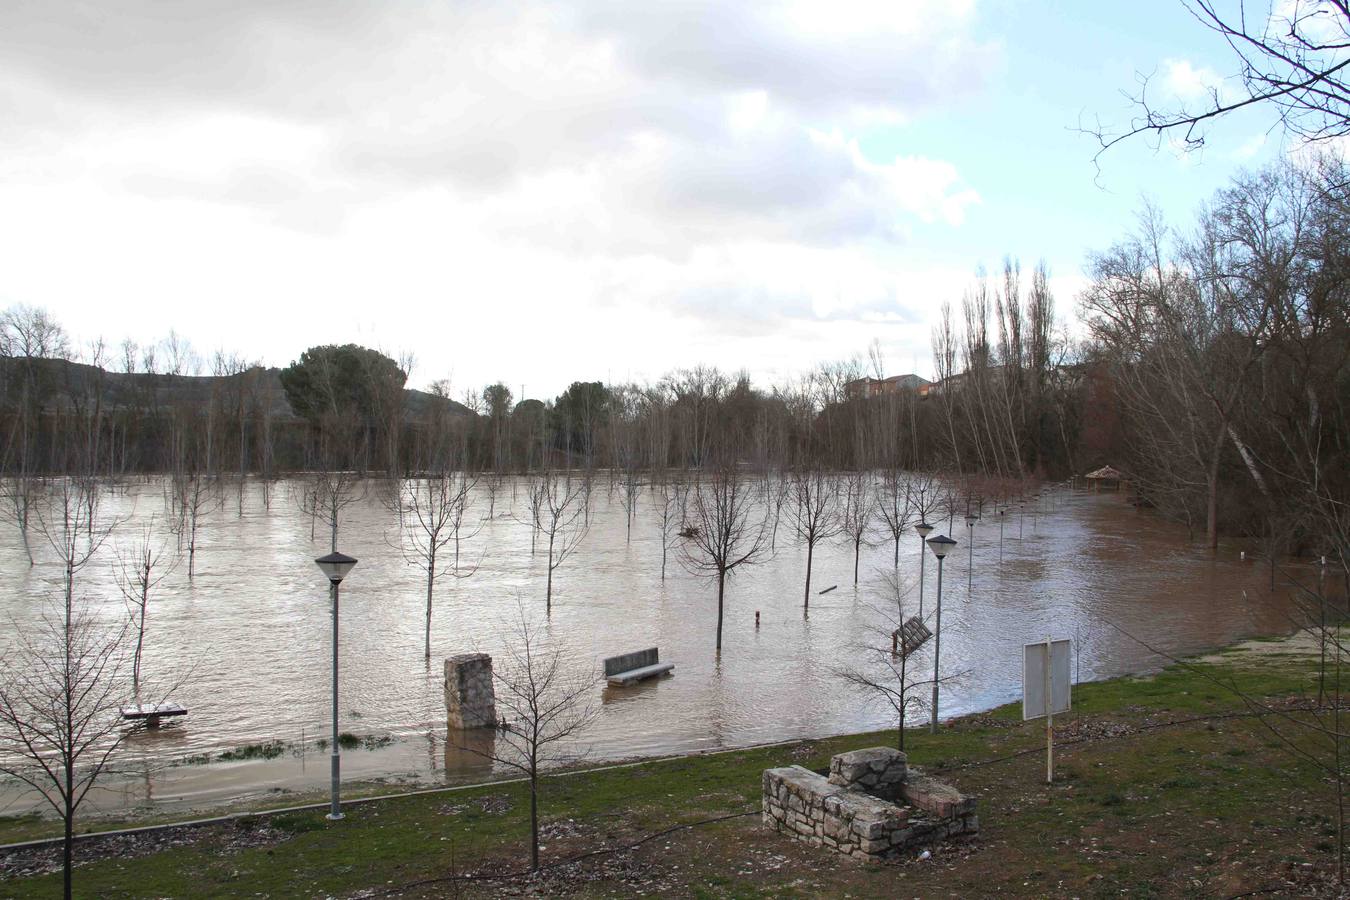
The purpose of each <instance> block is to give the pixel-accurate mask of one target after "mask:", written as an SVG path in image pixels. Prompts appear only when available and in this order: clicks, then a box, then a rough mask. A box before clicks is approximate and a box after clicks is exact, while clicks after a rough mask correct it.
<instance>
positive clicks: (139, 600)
mask: <svg viewBox="0 0 1350 900" xmlns="http://www.w3.org/2000/svg"><path fill="white" fill-rule="evenodd" d="M154 528H155V521H154V519H153V518H152V519H151V520H150V522H149V523H148V524H146V526H145V527H144V528H143V529H142V530H141V533H140V535H139V537H138V538H137V540H136V542H135V543H134V544H133V545H132V546H130V547H119V548H118V550H117V571H116V577H117V588H118V590H120V591H121V592H122V597H123V598H124V599H125V600H126V602H127V606H128V608H129V609H130V612H131V626H132V629H133V630H134V633H135V636H136V639H135V640H136V645H135V650H134V652H133V653H132V657H131V692H132V697H133V698H134V699H135V701H136V702H137V703H140V702H141V654H142V650H143V649H144V647H145V618H146V614H147V613H148V612H149V610H150V592H151V591H152V590H154V589H155V588H156V587H157V586H158V585H159V583H160V582H162V581H163V580H164V579H165V578H166V577H168V575H169V573H170V572H172V571H173V567H174V564H175V563H176V562H177V560H171V561H169V562H168V563H167V564H163V563H162V560H163V557H164V547H163V545H161V544H159V543H158V542H156V541H155V538H154Z"/></svg>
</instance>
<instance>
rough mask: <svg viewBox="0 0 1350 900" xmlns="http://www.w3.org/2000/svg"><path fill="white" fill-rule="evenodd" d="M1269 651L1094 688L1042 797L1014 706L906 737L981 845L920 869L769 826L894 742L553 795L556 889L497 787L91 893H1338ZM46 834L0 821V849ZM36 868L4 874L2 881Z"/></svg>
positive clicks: (354, 813) (170, 861)
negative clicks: (795, 769)
mask: <svg viewBox="0 0 1350 900" xmlns="http://www.w3.org/2000/svg"><path fill="white" fill-rule="evenodd" d="M1269 646H1270V645H1261V646H1258V645H1256V644H1252V645H1244V647H1242V648H1235V649H1232V650H1229V651H1225V652H1224V653H1221V654H1217V655H1215V656H1212V657H1208V658H1206V660H1205V661H1203V662H1199V663H1197V664H1195V669H1183V668H1181V667H1173V668H1171V669H1168V670H1167V671H1165V672H1162V673H1161V674H1159V675H1156V676H1153V677H1148V678H1122V679H1117V680H1115V681H1109V682H1102V683H1098V684H1088V685H1082V686H1079V687H1078V688H1076V689H1075V696H1074V711H1073V713H1071V714H1069V715H1067V716H1063V717H1057V718H1056V725H1057V726H1058V727H1057V732H1058V738H1059V742H1060V743H1059V746H1058V748H1057V752H1056V757H1057V763H1058V764H1057V772H1056V774H1057V781H1056V783H1055V784H1054V785H1051V786H1047V785H1045V784H1044V783H1043V782H1044V767H1045V760H1044V755H1043V747H1044V726H1043V724H1042V723H1040V722H1032V723H1026V724H1024V723H1022V722H1021V720H1020V708H1019V707H1017V706H1014V705H1010V706H1006V707H1002V708H1000V709H997V710H994V711H992V712H990V713H985V714H981V715H977V716H971V717H967V718H965V719H962V720H959V721H956V722H953V723H951V724H950V725H948V726H945V727H943V728H941V729H939V733H938V734H937V735H929V734H928V733H927V732H926V731H915V732H913V733H911V734H909V735H907V738H906V742H907V744H908V746H907V747H906V749H907V751H908V752H909V756H910V762H911V764H914V765H919V766H923V767H926V768H928V769H929V770H932V771H939V772H942V773H944V777H946V778H948V779H949V780H951V781H952V782H953V783H955V784H956V785H957V786H958V787H959V788H960V789H961V790H962V791H963V792H965V793H969V794H973V795H975V796H976V797H978V798H979V804H980V808H979V814H980V821H981V829H982V830H981V833H980V835H979V836H978V837H977V838H975V839H973V840H970V841H967V842H964V843H959V844H949V845H942V846H939V847H938V848H935V851H934V853H933V855H932V857H931V858H930V859H927V860H918V859H916V858H907V859H904V860H900V861H897V862H895V863H889V864H885V865H870V864H864V863H859V862H855V861H852V860H845V859H841V858H838V857H835V856H833V855H831V854H830V853H828V852H827V851H825V850H821V849H816V848H812V847H808V846H806V845H803V844H798V843H795V842H792V841H790V840H789V839H787V838H786V837H784V836H781V835H778V834H775V833H773V832H769V831H767V830H765V829H764V828H763V827H762V826H761V824H760V821H759V815H758V811H759V790H760V773H761V772H762V770H763V769H765V768H768V767H771V766H778V765H786V764H789V763H800V764H802V765H805V766H808V767H812V768H819V767H822V766H824V765H826V764H827V762H828V759H829V757H830V755H831V754H834V753H837V752H840V751H841V750H847V749H855V748H860V747H868V746H875V745H878V744H890V743H892V742H893V741H894V739H895V736H894V734H893V733H888V734H875V735H852V736H847V737H840V738H834V739H830V740H823V741H807V742H801V743H798V744H794V745H787V746H779V747H773V748H764V749H756V750H746V751H738V752H734V753H727V754H720V755H715V756H702V757H693V758H688V759H683V760H678V761H670V762H655V763H648V764H643V765H640V766H636V767H631V768H618V769H611V770H608V771H602V772H594V773H588V774H578V775H569V776H566V777H560V778H553V779H549V780H548V781H547V783H546V786H545V791H546V793H545V796H544V800H543V807H542V820H543V823H544V829H543V830H544V839H543V843H544V845H545V848H544V850H543V852H542V856H543V860H544V862H545V865H546V869H545V871H544V872H543V873H541V874H540V875H537V876H534V877H533V878H531V877H528V876H526V875H524V874H522V869H523V868H524V865H525V862H526V860H527V858H528V848H527V837H528V797H527V795H526V793H525V790H524V787H523V786H521V785H501V786H496V787H491V788H483V789H475V790H472V791H460V792H452V793H440V794H432V795H424V796H420V797H415V798H405V799H392V800H388V801H382V802H379V803H372V804H366V805H362V806H358V807H354V808H352V809H351V810H350V811H348V814H347V818H346V819H345V820H344V821H342V822H339V823H329V822H328V821H326V820H325V819H324V818H323V814H322V813H320V812H314V813H308V812H306V813H292V814H286V815H279V816H273V817H267V818H263V817H257V818H252V819H247V820H243V821H241V822H239V823H232V824H230V825H225V826H212V827H207V828H201V829H195V830H191V831H180V832H174V833H170V834H168V835H160V836H156V837H155V838H150V839H145V838H143V839H133V838H118V839H110V840H109V841H108V842H100V843H102V846H100V844H99V843H92V844H90V845H88V846H84V845H81V846H79V847H77V854H80V855H82V856H84V857H86V859H85V861H83V862H82V863H81V864H80V866H79V868H78V869H77V871H76V876H75V885H76V894H77V895H79V896H89V897H132V896H152V897H188V896H191V897H210V896H238V895H245V894H247V895H250V896H286V897H289V896H428V897H431V896H436V897H440V896H455V895H457V894H458V895H463V896H499V895H502V894H513V893H515V894H534V893H548V894H569V895H573V896H581V897H591V896H596V897H600V896H605V897H608V896H614V897H631V896H636V895H640V894H647V895H660V896H686V897H763V896H772V897H811V896H853V897H894V896H907V897H908V896H956V897H975V896H987V895H991V894H995V893H1004V894H1012V895H1022V896H1037V897H1039V896H1066V897H1068V896H1078V897H1097V896H1100V897H1106V896H1120V895H1121V894H1124V895H1127V896H1139V897H1155V896H1159V897H1161V896H1167V897H1179V896H1188V897H1189V896H1214V897H1234V896H1239V895H1244V894H1249V893H1254V892H1259V893H1260V895H1261V896H1313V895H1321V894H1325V895H1328V896H1334V895H1336V891H1335V889H1334V877H1335V864H1336V846H1337V838H1336V819H1335V811H1336V806H1335V800H1336V798H1335V791H1334V784H1333V783H1331V782H1330V781H1328V780H1327V779H1326V777H1325V774H1324V773H1323V772H1322V771H1321V770H1320V769H1319V768H1318V767H1317V765H1315V764H1314V763H1313V762H1311V761H1309V760H1307V759H1303V758H1300V756H1299V755H1298V754H1297V753H1293V752H1290V751H1289V749H1287V748H1286V747H1285V746H1284V739H1285V738H1288V737H1292V738H1293V739H1294V741H1295V742H1296V744H1297V747H1298V748H1299V750H1300V751H1304V752H1312V753H1314V754H1315V755H1316V756H1317V757H1318V758H1320V759H1328V758H1329V753H1330V751H1329V750H1328V749H1326V748H1329V747H1330V743H1329V741H1327V740H1325V739H1324V738H1323V739H1321V744H1318V743H1317V739H1318V736H1317V735H1315V734H1314V733H1313V732H1310V731H1309V730H1308V729H1305V728H1300V727H1298V726H1297V725H1295V724H1294V722H1298V721H1302V722H1306V721H1308V720H1309V719H1310V716H1311V714H1310V713H1309V712H1307V711H1305V709H1304V708H1306V707H1307V706H1308V705H1310V704H1311V703H1312V702H1313V701H1314V700H1315V699H1316V696H1317V668H1318V667H1317V661H1316V659H1311V658H1309V657H1308V656H1306V655H1296V654H1281V653H1278V652H1269ZM1196 670H1198V671H1196ZM1211 679H1217V680H1219V681H1222V682H1224V683H1230V684H1232V685H1235V686H1237V687H1238V688H1239V689H1240V690H1241V691H1243V692H1244V693H1246V694H1248V695H1251V696H1259V697H1262V698H1266V699H1268V700H1270V701H1271V702H1273V703H1275V704H1277V705H1280V706H1281V707H1282V708H1285V709H1288V710H1289V711H1288V713H1287V715H1286V716H1281V717H1276V718H1274V719H1267V720H1266V721H1267V722H1268V723H1269V724H1270V725H1271V726H1273V727H1274V730H1272V728H1271V727H1267V725H1266V724H1263V723H1262V722H1261V721H1260V720H1258V719H1256V718H1254V717H1251V716H1250V715H1248V713H1249V709H1248V707H1247V706H1246V705H1245V704H1244V702H1243V701H1242V700H1241V699H1240V698H1239V697H1238V696H1237V695H1236V694H1234V693H1233V692H1231V691H1229V690H1227V689H1225V688H1224V687H1222V686H1220V685H1219V684H1216V683H1215V682H1214V680H1211ZM1282 735H1283V736H1282ZM708 820H719V821H708ZM694 823H703V824H694ZM51 830H52V823H50V822H43V821H37V820H33V819H8V820H5V819H0V841H16V840H22V839H24V838H26V837H31V836H33V835H35V834H38V833H44V832H45V833H50V831H51ZM639 842H640V843H639ZM577 857H580V858H579V859H578V858H577ZM51 858H53V859H54V858H55V855H54V854H52V855H51ZM568 860H573V861H570V862H568ZM41 863H42V860H41V859H35V858H34V857H33V856H32V855H31V854H29V855H27V856H12V857H10V858H9V859H8V860H4V859H3V858H2V857H0V864H3V865H7V866H9V867H10V870H11V871H15V870H16V869H17V867H18V866H23V867H24V869H23V870H24V871H29V870H31V869H32V868H34V867H37V866H40V865H41ZM60 889H61V876H60V873H59V872H49V873H46V874H37V875H28V876H13V875H10V876H0V896H4V897H8V896H14V897H49V896H57V895H59V894H60Z"/></svg>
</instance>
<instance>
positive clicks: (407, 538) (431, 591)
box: [396, 472, 482, 660]
mask: <svg viewBox="0 0 1350 900" xmlns="http://www.w3.org/2000/svg"><path fill="white" fill-rule="evenodd" d="M477 483H478V479H477V478H473V477H470V476H468V475H466V474H464V473H462V472H442V473H441V474H439V475H432V476H429V477H427V478H418V479H412V480H409V481H405V482H402V483H401V484H400V487H399V493H398V496H397V499H396V504H397V508H398V513H399V522H400V524H401V526H402V527H401V528H400V531H401V533H402V539H401V542H400V547H401V549H402V551H403V557H404V559H405V560H407V561H408V563H409V564H410V565H416V566H418V567H419V568H421V569H422V570H423V571H424V572H425V573H426V581H427V610H426V627H425V644H424V652H423V657H424V658H425V659H427V660H430V659H431V614H432V606H433V598H434V595H435V590H436V581H437V579H438V578H441V577H442V576H444V575H450V576H452V577H454V578H468V577H470V576H472V575H473V574H474V573H475V572H477V571H478V563H479V562H480V561H481V559H482V557H481V556H480V557H479V559H478V560H475V561H474V562H473V563H472V564H469V565H465V564H464V562H463V560H462V558H461V544H462V543H463V542H464V541H467V540H471V539H472V538H473V537H474V536H475V535H476V534H478V532H479V530H480V529H481V528H482V522H481V521H480V522H469V521H466V515H467V512H468V510H469V507H470V506H471V505H472V503H473V496H472V493H473V488H474V485H475V484H477ZM446 548H450V549H448V550H447V549H446ZM443 551H444V552H443ZM447 555H448V556H449V559H448V560H447V559H446V558H445V557H446V556H447Z"/></svg>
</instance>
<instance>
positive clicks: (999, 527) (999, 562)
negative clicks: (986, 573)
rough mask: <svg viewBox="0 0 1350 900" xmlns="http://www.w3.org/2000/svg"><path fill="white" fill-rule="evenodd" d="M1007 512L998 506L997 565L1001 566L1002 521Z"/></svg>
mask: <svg viewBox="0 0 1350 900" xmlns="http://www.w3.org/2000/svg"><path fill="white" fill-rule="evenodd" d="M1007 512H1008V510H1007V509H1006V508H1005V507H1002V506H1000V507H999V508H998V564H999V565H1000V566H1001V565H1003V520H1004V519H1005V518H1006V517H1007V516H1006V514H1007Z"/></svg>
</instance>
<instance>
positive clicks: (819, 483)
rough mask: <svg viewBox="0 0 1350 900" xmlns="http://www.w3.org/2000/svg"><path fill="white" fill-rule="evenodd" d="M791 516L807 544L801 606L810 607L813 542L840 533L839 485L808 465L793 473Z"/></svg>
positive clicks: (824, 539) (823, 472) (813, 554)
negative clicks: (804, 581) (804, 582)
mask: <svg viewBox="0 0 1350 900" xmlns="http://www.w3.org/2000/svg"><path fill="white" fill-rule="evenodd" d="M792 499H793V503H794V505H793V507H792V516H793V520H794V522H795V523H796V526H797V536H798V537H799V538H801V539H802V541H804V542H805V543H806V584H805V588H804V590H803V592H802V609H804V610H810V608H811V564H812V562H813V561H814V558H815V554H816V545H817V544H819V543H820V542H821V541H826V540H830V539H831V538H834V537H837V536H839V535H840V534H842V533H843V530H844V526H843V523H842V522H841V521H840V519H839V486H838V485H837V484H836V483H835V481H834V478H833V477H832V476H830V475H829V474H827V473H826V472H825V470H824V469H823V468H820V467H814V466H813V467H811V468H808V469H803V470H798V471H797V472H794V473H793V475H792Z"/></svg>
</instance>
